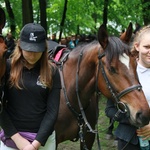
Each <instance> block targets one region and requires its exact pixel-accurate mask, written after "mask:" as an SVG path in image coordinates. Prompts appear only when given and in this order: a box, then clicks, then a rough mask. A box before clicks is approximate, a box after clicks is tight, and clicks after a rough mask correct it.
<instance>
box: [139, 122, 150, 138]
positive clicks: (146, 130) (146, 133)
mask: <svg viewBox="0 0 150 150" xmlns="http://www.w3.org/2000/svg"><path fill="white" fill-rule="evenodd" d="M137 136H141V137H143V139H144V140H145V139H148V138H150V124H148V125H146V126H144V127H142V128H140V129H137Z"/></svg>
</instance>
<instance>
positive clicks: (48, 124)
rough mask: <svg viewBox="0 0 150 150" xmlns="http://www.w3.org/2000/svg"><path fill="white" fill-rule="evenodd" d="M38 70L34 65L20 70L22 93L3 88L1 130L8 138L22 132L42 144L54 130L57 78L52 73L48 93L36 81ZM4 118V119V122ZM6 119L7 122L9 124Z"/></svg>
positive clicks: (57, 76) (57, 104)
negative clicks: (33, 135) (4, 101)
mask: <svg viewBox="0 0 150 150" xmlns="http://www.w3.org/2000/svg"><path fill="white" fill-rule="evenodd" d="M9 70H10V69H7V72H6V80H8V78H9ZM39 74H40V67H39V65H36V66H35V67H34V68H32V69H30V70H29V69H27V68H24V69H23V73H22V80H23V85H24V87H23V89H21V90H18V89H16V88H15V87H12V88H9V87H8V86H6V88H5V95H6V100H7V107H6V112H5V111H4V112H3V115H1V116H3V117H2V120H1V121H2V122H3V123H2V128H3V129H4V132H5V134H6V135H7V136H8V137H10V136H12V135H13V134H15V133H17V132H19V131H23V132H34V133H38V134H37V136H36V139H37V140H38V141H39V142H40V143H42V145H44V144H45V142H46V140H47V138H48V137H49V136H50V134H51V133H52V132H53V130H54V124H55V122H56V119H57V115H58V109H59V100H60V88H61V83H60V76H59V71H58V70H57V69H56V71H55V73H54V75H53V86H52V89H51V90H49V88H47V87H45V86H44V85H43V84H42V83H41V82H40V80H39V78H40V76H39ZM4 117H5V118H4ZM9 119H10V120H9Z"/></svg>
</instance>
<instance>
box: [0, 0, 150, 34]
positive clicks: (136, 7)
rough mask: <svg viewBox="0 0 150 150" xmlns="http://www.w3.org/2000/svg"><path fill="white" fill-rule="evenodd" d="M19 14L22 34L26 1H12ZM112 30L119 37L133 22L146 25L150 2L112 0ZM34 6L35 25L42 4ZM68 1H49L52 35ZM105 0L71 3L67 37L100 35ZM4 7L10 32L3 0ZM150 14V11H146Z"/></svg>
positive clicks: (19, 25)
mask: <svg viewBox="0 0 150 150" xmlns="http://www.w3.org/2000/svg"><path fill="white" fill-rule="evenodd" d="M9 1H10V4H11V7H12V9H13V13H14V15H15V22H14V23H15V24H16V33H17V34H19V32H20V29H21V28H22V13H21V12H22V1H21V0H9ZM108 2H109V5H108V25H107V26H108V31H109V32H110V34H115V35H119V32H121V31H122V30H123V29H126V27H127V26H128V24H129V22H133V24H135V22H138V23H140V24H141V25H143V24H144V23H143V22H144V21H143V8H145V7H147V6H149V5H150V4H149V3H150V2H147V3H142V2H143V1H142V2H141V0H132V1H131V0H124V1H122V0H108ZM32 3H33V16H34V22H38V23H40V18H39V16H40V10H39V3H38V1H32ZM64 3H65V0H49V1H48V0H47V31H48V34H52V33H56V32H59V31H60V22H61V20H62V14H63V9H64ZM103 5H104V0H80V1H77V0H68V5H67V13H66V20H65V25H64V27H63V35H64V36H66V35H71V34H76V33H77V32H78V27H79V32H80V34H93V33H95V32H97V28H98V27H99V25H101V24H102V23H103ZM0 6H1V7H3V8H4V10H5V12H6V18H7V23H6V26H5V27H6V28H7V30H9V27H10V22H12V20H10V19H9V16H8V13H7V11H6V7H5V0H1V4H0ZM144 14H145V15H149V10H147V11H145V12H144Z"/></svg>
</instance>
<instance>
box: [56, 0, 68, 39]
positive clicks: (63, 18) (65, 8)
mask: <svg viewBox="0 0 150 150" xmlns="http://www.w3.org/2000/svg"><path fill="white" fill-rule="evenodd" d="M67 3H68V0H65V4H64V11H63V15H62V20H61V23H60V34H59V40H58V42H59V41H60V40H61V35H62V32H63V28H64V23H65V19H66V12H67Z"/></svg>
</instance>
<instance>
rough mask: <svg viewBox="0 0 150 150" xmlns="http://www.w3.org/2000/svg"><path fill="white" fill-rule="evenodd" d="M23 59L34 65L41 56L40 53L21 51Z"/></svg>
mask: <svg viewBox="0 0 150 150" xmlns="http://www.w3.org/2000/svg"><path fill="white" fill-rule="evenodd" d="M22 54H23V57H24V59H25V60H26V61H27V62H28V63H29V64H30V65H34V64H35V63H36V62H37V61H38V60H39V59H40V58H41V56H42V52H28V51H25V50H22Z"/></svg>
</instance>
